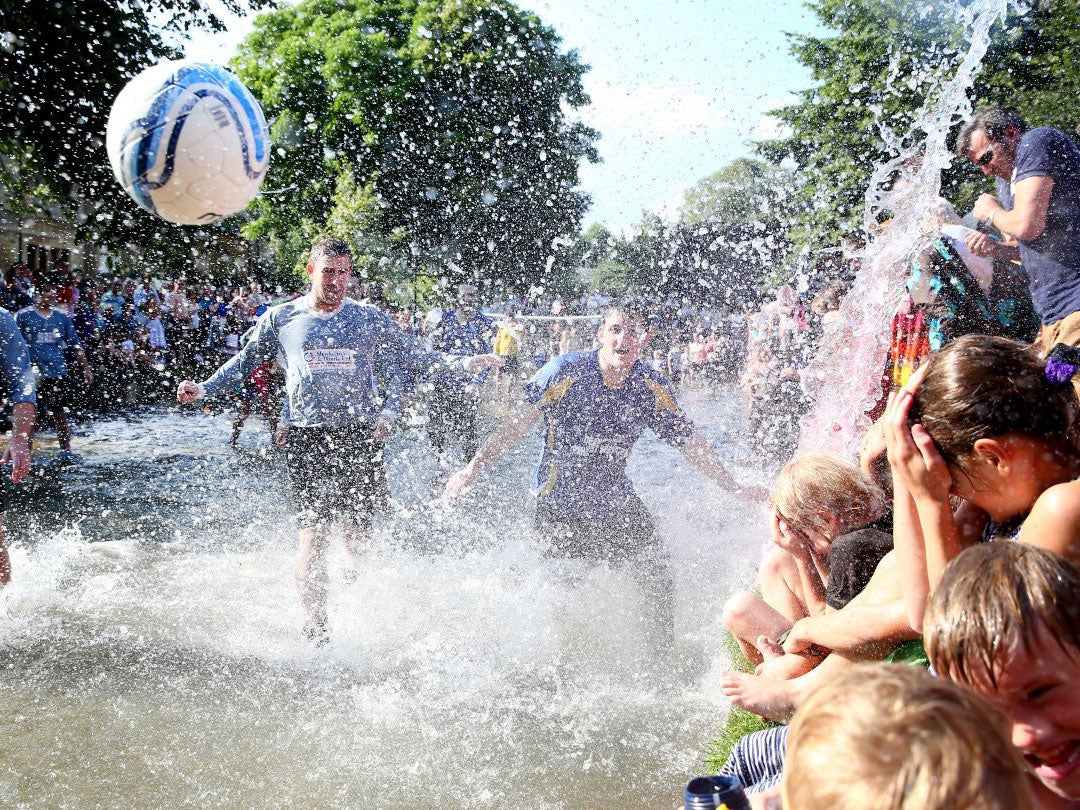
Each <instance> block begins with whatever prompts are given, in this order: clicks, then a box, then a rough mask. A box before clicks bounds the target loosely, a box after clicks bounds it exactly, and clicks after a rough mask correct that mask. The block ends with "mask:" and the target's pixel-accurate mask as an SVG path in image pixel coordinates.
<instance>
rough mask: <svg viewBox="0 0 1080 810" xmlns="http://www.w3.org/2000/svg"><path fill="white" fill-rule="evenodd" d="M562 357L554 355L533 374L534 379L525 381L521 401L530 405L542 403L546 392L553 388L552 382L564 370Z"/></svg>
mask: <svg viewBox="0 0 1080 810" xmlns="http://www.w3.org/2000/svg"><path fill="white" fill-rule="evenodd" d="M562 367H563V362H562V357H553V358H551V359H550V360H548V361H547V363H545V364H544V365H543V367H542V368H541V369H540V370H539V371H537V372H536V374H534V375H533V377H532V379H531V380H529V381H528V382H527V383H525V385H524V387H523V388H522V390H521V401H522V402H527V403H529V404H530V405H540V401H541V400H542V399H543V398H544V394H546V393H547V392H548V389H549V388H551V384H552V383H553V382H555V379H556V378H557V377H558V376H559V372H560V371H561V370H562Z"/></svg>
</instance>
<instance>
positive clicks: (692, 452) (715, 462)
mask: <svg viewBox="0 0 1080 810" xmlns="http://www.w3.org/2000/svg"><path fill="white" fill-rule="evenodd" d="M679 451H680V452H681V453H682V454H683V456H684V457H685V458H686V460H687V461H689V462H690V463H691V464H693V465H694V467H695V468H696V469H697V470H698V471H699V472H701V473H703V474H704V475H705V477H706V478H708V479H709V480H710V481H712V482H713V483H715V484H716V485H717V486H718V487H720V488H721V489H726V490H727V491H728V492H734V493H735V494H736V495H738V496H740V497H742V498H746V499H747V500H752V501H763V500H765V497H766V496H767V495H768V493H767V492H766V491H765V490H764V489H762V488H760V487H743V486H742V485H741V484H739V482H738V481H736V480H735V479H734V478H732V476H731V473H729V472H728V471H727V468H726V467H725V466H724V464H723V462H722V461H720V457H719V456H718V455H717V454H716V451H715V450H713V449H712V447H710V446H709V443H708V442H707V441H705V437H704V436H702V435H701V434H700V433H698V432H697V430H695V431H694V432H693V433H692V434H691V435H690V438H689V439H687V440H686V441H685V442H684V443H683V444H681V445H680V446H679Z"/></svg>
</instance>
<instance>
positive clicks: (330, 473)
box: [285, 425, 390, 529]
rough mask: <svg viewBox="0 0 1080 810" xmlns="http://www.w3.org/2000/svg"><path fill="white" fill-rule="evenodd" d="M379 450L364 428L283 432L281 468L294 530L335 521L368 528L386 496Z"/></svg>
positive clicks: (384, 475) (294, 428)
mask: <svg viewBox="0 0 1080 810" xmlns="http://www.w3.org/2000/svg"><path fill="white" fill-rule="evenodd" d="M383 451H384V448H383V443H382V442H380V441H376V440H375V437H374V435H373V434H372V429H371V428H369V427H367V426H366V425H350V426H348V427H344V428H298V427H291V428H289V438H288V442H287V444H286V448H285V466H286V468H287V470H288V483H289V498H290V499H291V500H292V504H293V509H294V510H295V511H296V522H297V524H298V525H299V526H300V528H302V529H310V528H316V527H324V526H326V525H328V524H330V523H333V522H336V521H343V522H347V523H355V524H357V525H358V526H362V527H365V528H366V527H368V526H370V525H371V516H372V514H374V513H375V511H376V510H377V509H381V508H383V507H385V506H386V504H387V502H388V501H389V496H390V492H389V489H388V487H387V485H386V470H385V469H384V467H383Z"/></svg>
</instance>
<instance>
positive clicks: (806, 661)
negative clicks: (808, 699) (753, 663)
mask: <svg viewBox="0 0 1080 810" xmlns="http://www.w3.org/2000/svg"><path fill="white" fill-rule="evenodd" d="M820 663H821V656H818V655H780V656H777V657H775V658H766V659H765V661H764V662H763V663H761V664H760V665H758V666H757V667H756V668H755V669H754V674H755V675H758V676H761V677H765V678H771V679H773V680H774V681H789V680H791V679H792V678H798V677H799V676H800V675H805V674H806V673H807V672H809V671H810V670H812V669H813V668H814V667H816V666H817V665H818V664H820Z"/></svg>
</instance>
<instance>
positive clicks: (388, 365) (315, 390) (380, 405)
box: [203, 296, 446, 428]
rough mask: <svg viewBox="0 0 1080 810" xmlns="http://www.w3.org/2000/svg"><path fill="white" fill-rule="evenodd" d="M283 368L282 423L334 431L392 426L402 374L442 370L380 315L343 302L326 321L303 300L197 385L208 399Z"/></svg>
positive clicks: (267, 316) (271, 314)
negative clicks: (382, 421)
mask: <svg viewBox="0 0 1080 810" xmlns="http://www.w3.org/2000/svg"><path fill="white" fill-rule="evenodd" d="M279 355H280V359H279V360H278V361H279V362H280V363H281V365H282V366H283V368H284V369H285V407H284V409H283V414H282V416H283V422H284V423H285V424H286V425H289V426H290V427H326V428H340V427H346V426H348V425H352V424H357V423H367V424H372V423H373V422H374V421H375V419H376V418H377V417H378V416H379V414H380V413H382V414H384V415H386V416H387V417H389V418H390V419H391V420H393V419H395V418H397V415H398V412H399V411H400V409H401V393H402V388H403V382H404V378H405V375H406V374H408V373H409V371H410V370H412V369H414V368H421V369H422V370H423V371H427V368H425V367H424V366H428V367H430V366H439V367H440V368H442V367H445V366H446V364H445V363H444V361H443V358H442V357H441V356H440V355H435V354H433V353H431V352H425V351H423V350H422V349H420V348H419V347H417V346H416V345H415V344H413V343H411V342H410V340H409V338H408V336H407V335H406V334H405V333H404V332H403V331H402V330H401V328H400V327H398V325H397V323H396V322H395V321H394V319H393V318H391V317H390V316H389V315H387V314H386V313H384V312H383V311H382V310H380V309H378V308H376V307H373V306H369V305H366V304H359V303H357V302H356V301H353V300H352V299H349V298H346V299H345V301H344V302H343V303H342V305H341V307H340V308H339V309H338V310H337V311H335V312H333V313H330V314H325V313H321V312H318V311H316V310H315V309H314V307H313V306H312V305H311V303H310V301H309V298H308V296H304V297H302V298H297V299H294V300H292V301H288V302H286V303H284V304H280V305H278V306H276V307H271V308H270V309H268V310H267V311H266V312H264V313H263V314H262V315H261V316H260V317H259V319H258V321H256V323H255V326H254V328H253V330H252V332H251V338H250V339H249V340H248V342H247V343H246V344H245V345H244V347H243V348H242V349H241V350H240V352H239V353H238V354H237V355H236V356H235V357H233V358H232V359H231V360H229V362H227V363H225V365H223V366H222V367H221V368H219V369H218V370H217V371H216V372H214V374H213V375H212V376H211V377H210V379H208V380H207V381H206V382H205V383H204V384H203V385H204V387H205V390H206V393H207V394H217V393H221V392H224V391H230V390H232V389H234V388H235V387H236V386H237V385H239V384H240V383H241V382H243V381H244V380H246V379H247V378H248V377H249V376H250V375H251V373H252V372H253V371H254V370H255V369H257V368H258V367H259V366H261V365H264V364H266V363H273V362H275V360H276V359H278V358H279Z"/></svg>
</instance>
